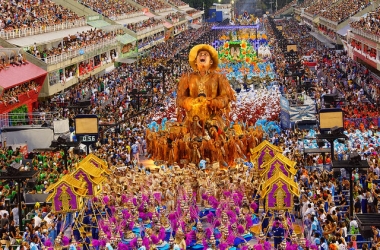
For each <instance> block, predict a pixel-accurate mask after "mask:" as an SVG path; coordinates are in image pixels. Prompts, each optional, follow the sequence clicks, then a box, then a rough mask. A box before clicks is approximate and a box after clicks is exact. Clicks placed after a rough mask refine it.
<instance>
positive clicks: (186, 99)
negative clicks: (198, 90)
mask: <svg viewBox="0 0 380 250" xmlns="http://www.w3.org/2000/svg"><path fill="white" fill-rule="evenodd" d="M189 81H190V75H189V74H185V75H183V76H182V77H181V79H180V81H179V84H178V94H177V106H178V107H182V108H184V109H186V110H187V111H190V110H191V106H192V105H191V104H192V102H193V100H194V98H192V97H190V89H189Z"/></svg>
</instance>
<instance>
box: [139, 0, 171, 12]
mask: <svg viewBox="0 0 380 250" xmlns="http://www.w3.org/2000/svg"><path fill="white" fill-rule="evenodd" d="M134 1H135V2H136V3H138V4H140V5H142V6H144V7H147V8H149V9H150V10H152V11H154V12H160V11H162V10H164V9H168V8H171V6H170V4H168V3H166V2H164V1H160V0H134Z"/></svg>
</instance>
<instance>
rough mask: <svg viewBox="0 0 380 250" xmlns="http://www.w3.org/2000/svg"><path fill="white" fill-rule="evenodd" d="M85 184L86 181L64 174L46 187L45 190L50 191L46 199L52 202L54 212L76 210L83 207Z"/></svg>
mask: <svg viewBox="0 0 380 250" xmlns="http://www.w3.org/2000/svg"><path fill="white" fill-rule="evenodd" d="M86 186H87V183H86V182H84V181H80V180H77V179H75V178H74V177H73V176H71V175H65V176H63V177H62V179H60V180H59V181H58V182H57V183H54V184H52V185H50V186H49V187H48V188H47V189H46V192H51V194H50V195H49V196H48V197H47V198H46V201H47V202H50V201H51V202H52V209H53V211H54V212H63V213H66V212H72V211H78V210H80V209H82V207H83V196H85V195H86V193H87V187H86Z"/></svg>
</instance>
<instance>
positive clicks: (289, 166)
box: [261, 153, 297, 180]
mask: <svg viewBox="0 0 380 250" xmlns="http://www.w3.org/2000/svg"><path fill="white" fill-rule="evenodd" d="M296 164H297V163H296V162H295V161H292V160H290V159H289V158H287V157H286V156H284V155H283V154H281V153H277V154H276V155H275V156H274V157H273V158H272V159H271V160H270V161H269V162H266V163H265V164H264V165H263V171H262V172H261V177H262V178H264V179H266V180H268V179H270V178H271V177H272V176H273V175H274V174H275V173H277V172H282V173H283V174H284V175H286V176H287V177H289V178H290V179H292V178H293V176H294V175H295V174H296V173H297V170H296V169H295V168H294V167H295V166H296Z"/></svg>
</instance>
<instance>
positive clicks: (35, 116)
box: [0, 112, 61, 128]
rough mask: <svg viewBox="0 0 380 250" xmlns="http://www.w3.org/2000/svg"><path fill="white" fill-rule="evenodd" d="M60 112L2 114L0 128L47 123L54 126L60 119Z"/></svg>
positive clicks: (0, 115)
mask: <svg viewBox="0 0 380 250" xmlns="http://www.w3.org/2000/svg"><path fill="white" fill-rule="evenodd" d="M60 116H61V115H60V113H59V112H32V113H7V114H0V128H6V127H11V126H19V125H42V124H44V123H45V122H46V123H48V124H52V122H53V121H54V120H57V119H58V118H59V117H60Z"/></svg>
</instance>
